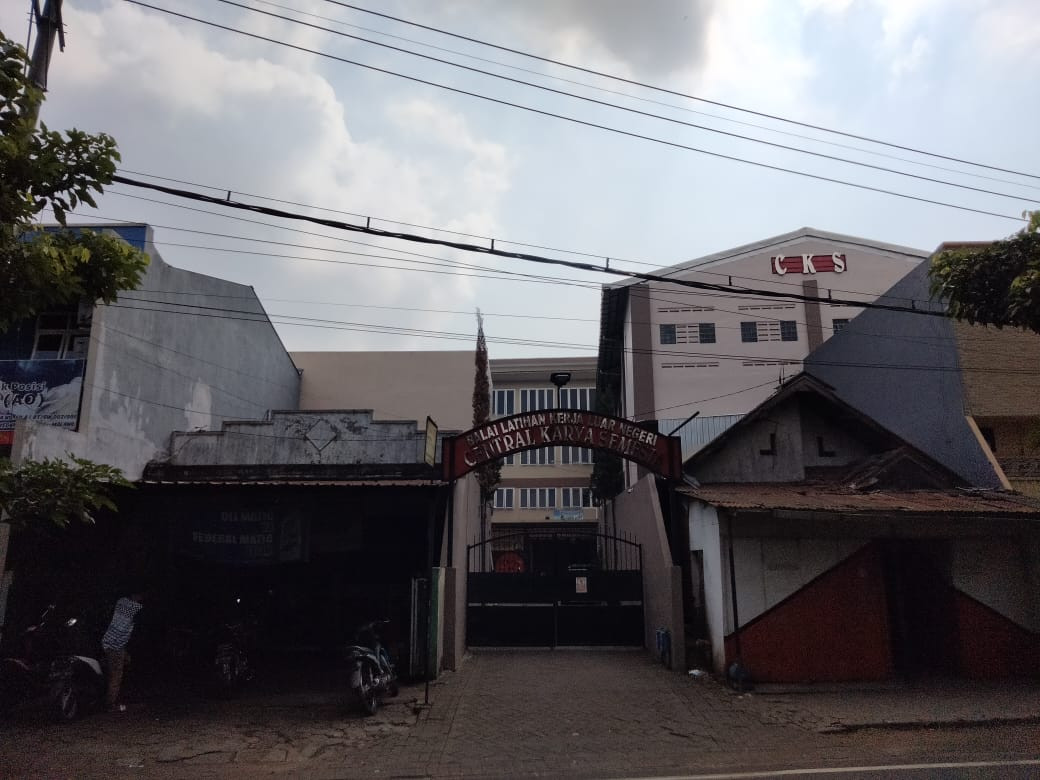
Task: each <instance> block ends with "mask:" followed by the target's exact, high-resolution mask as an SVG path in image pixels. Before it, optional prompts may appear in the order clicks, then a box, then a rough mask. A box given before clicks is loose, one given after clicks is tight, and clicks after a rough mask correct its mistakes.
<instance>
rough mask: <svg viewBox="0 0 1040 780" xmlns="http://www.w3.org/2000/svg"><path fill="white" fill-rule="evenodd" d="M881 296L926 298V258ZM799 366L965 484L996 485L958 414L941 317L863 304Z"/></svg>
mask: <svg viewBox="0 0 1040 780" xmlns="http://www.w3.org/2000/svg"><path fill="white" fill-rule="evenodd" d="M884 297H885V299H886V300H887V301H889V302H892V303H895V304H898V305H904V306H905V305H908V303H909V301H910V300H915V301H918V302H921V301H927V300H928V299H929V293H928V264H927V263H922V264H921V265H920V266H918V267H917V268H915V269H914V270H913V271H911V272H910V273H909V274H908V275H907V276H906V278H904V279H903V280H902V281H900V282H899V283H898V284H896V285H895V286H894V287H892V289H891V290H889V291H888V292H887V293H886V294H885V296H884ZM918 305H920V303H919V304H918ZM933 305H934V304H933ZM805 370H806V372H808V373H810V374H813V375H814V376H816V377H819V378H820V379H822V380H823V381H825V382H827V383H828V384H830V385H832V386H833V387H834V388H835V390H836V391H837V393H838V395H839V396H841V397H842V399H844V400H845V401H846V402H848V403H849V404H851V405H852V406H854V407H856V408H857V409H859V410H860V411H862V412H864V413H866V414H867V415H869V416H870V417H873V418H874V419H875V420H876V421H877V422H878V423H880V424H881V425H883V426H884V427H886V428H888V429H889V430H891V431H892V432H893V433H895V434H896V435H898V436H901V437H902V438H904V439H906V441H908V442H909V443H910V444H913V445H914V446H915V447H918V448H919V449H921V450H923V451H924V452H925V453H927V454H928V455H930V456H932V457H933V458H935V459H936V460H938V461H939V462H940V463H942V464H943V465H945V466H947V467H948V468H950V469H951V470H953V471H955V472H956V473H958V474H960V475H961V476H962V477H964V478H965V479H966V480H968V482H969V483H971V484H972V485H976V486H979V487H993V488H999V487H1000V486H1001V483H1000V478H999V477H998V476H997V474H996V472H995V471H994V470H993V467H992V466H991V465H990V463H989V461H988V460H987V458H986V456H985V454H984V453H983V451H982V449H981V448H980V446H979V443H978V440H977V439H976V438H975V436H974V434H973V433H972V431H971V429H970V427H969V425H968V423H967V421H966V420H965V416H964V409H965V397H964V392H963V386H962V383H961V377H960V373H959V372H960V366H959V361H958V357H957V345H956V342H955V340H954V333H953V326H952V324H951V322H950V321H949V320H947V319H945V318H943V317H928V316H922V315H915V314H907V313H902V312H889V311H883V310H878V309H868V310H866V311H864V312H863V313H862V314H860V315H859V316H857V317H856V318H855V319H853V320H852V321H851V322H850V323H849V324H848V325H847V326H846V327H845V328H844V329H843V330H842V331H841V332H840V333H837V334H835V335H834V336H833V337H832V338H831V339H830V340H828V341H827V342H826V343H824V344H823V345H822V346H821V347H820V348H819V349H817V350H816V351H815V352H813V353H812V354H810V355H809V356H808V357H807V358H806V359H805Z"/></svg>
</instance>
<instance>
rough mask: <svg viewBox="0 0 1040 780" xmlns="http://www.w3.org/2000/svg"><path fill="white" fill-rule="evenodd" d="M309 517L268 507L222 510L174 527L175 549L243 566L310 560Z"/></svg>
mask: <svg viewBox="0 0 1040 780" xmlns="http://www.w3.org/2000/svg"><path fill="white" fill-rule="evenodd" d="M306 530H307V528H306V520H305V519H304V518H302V517H299V516H296V515H289V516H279V515H276V514H275V513H274V512H272V511H270V510H267V509H260V510H245V509H236V510H223V511H219V512H210V513H204V514H202V515H199V516H195V517H190V518H186V519H185V520H184V521H181V522H178V523H176V524H175V526H174V546H175V548H176V549H177V550H178V551H179V552H181V553H183V554H185V555H188V556H189V557H192V558H198V559H200V560H205V561H212V562H215V563H231V564H242V565H256V564H272V563H288V562H293V561H304V560H306V559H307V539H306Z"/></svg>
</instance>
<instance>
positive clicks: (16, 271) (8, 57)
mask: <svg viewBox="0 0 1040 780" xmlns="http://www.w3.org/2000/svg"><path fill="white" fill-rule="evenodd" d="M26 62H27V56H26V53H25V50H24V49H23V48H22V47H21V46H19V45H18V44H16V43H14V42H13V41H11V40H10V39H8V38H7V37H6V36H4V34H3V32H0V333H2V332H4V331H6V330H7V329H8V328H9V327H11V325H12V324H13V323H15V322H18V321H19V320H23V319H25V318H27V317H31V316H33V315H35V314H36V313H38V312H40V311H43V310H46V309H49V308H53V307H58V306H65V305H69V304H74V303H76V302H78V301H80V300H88V301H91V302H93V301H97V300H102V301H105V302H106V303H109V302H111V301H114V300H115V298H116V295H117V294H118V292H119V291H120V290H131V289H134V288H136V287H137V286H138V284H140V280H141V275H142V274H143V273H144V270H145V268H146V267H147V265H148V256H147V255H146V254H144V253H143V252H141V251H138V250H136V249H134V248H133V247H131V246H129V245H128V244H127V243H126V242H124V241H121V240H120V239H118V238H116V237H114V236H109V235H102V234H98V233H94V232H91V231H87V230H83V231H76V232H74V231H71V230H69V231H60V232H45V231H43V230H42V229H41V228H40V226H39V224H38V223H37V219H38V216H39V215H40V214H41V212H43V211H45V210H47V209H49V210H50V211H51V212H53V214H54V218H55V219H56V220H57V221H58V222H59V223H60V224H61V225H63V226H64V225H65V224H66V222H65V216H66V213H67V212H69V211H72V210H74V209H76V208H77V207H78V206H79V205H80V204H83V203H85V204H87V205H88V206H96V203H95V201H94V195H95V194H100V193H101V192H102V191H103V188H104V186H105V185H107V184H110V183H111V181H112V176H113V175H114V174H115V172H116V163H117V162H118V161H119V159H120V158H119V152H118V151H117V150H116V143H115V141H114V140H113V139H112V138H111V136H108V135H105V134H104V133H100V134H98V135H91V134H88V133H84V132H81V131H79V130H69V131H67V132H65V133H64V134H63V133H60V132H56V131H53V130H49V129H48V128H47V126H46V125H43V124H41V125H40V127H39V128H37V126H36V117H37V116H38V113H39V107H40V105H41V104H42V102H43V92H42V91H41V90H39V89H38V88H37V87H36V86H35V85H33V84H32V83H31V82H30V81H29V79H28V78H27V76H26V75H25V65H26Z"/></svg>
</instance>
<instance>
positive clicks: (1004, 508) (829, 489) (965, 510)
mask: <svg viewBox="0 0 1040 780" xmlns="http://www.w3.org/2000/svg"><path fill="white" fill-rule="evenodd" d="M678 491H679V493H681V494H683V495H687V496H691V497H693V498H696V499H699V500H701V501H704V502H706V503H709V504H714V505H715V506H719V507H724V508H726V509H743V510H751V511H755V510H759V511H773V510H794V511H798V510H803V511H806V512H854V513H869V512H882V513H886V514H892V513H908V514H929V515H936V514H938V515H975V516H978V515H991V516H1004V515H1014V516H1016V517H1028V516H1034V517H1037V518H1040V502H1036V501H1031V500H1030V499H1029V498H1026V497H1023V496H1014V495H1009V494H1007V493H998V492H996V491H986V492H982V491H967V490H907V491H887V490H883V491H876V492H860V491H856V490H852V489H849V488H846V487H844V486H842V485H836V484H815V483H761V482H759V483H746V484H732V483H722V484H714V485H701V486H700V487H696V488H693V487H685V486H684V487H680V488H678Z"/></svg>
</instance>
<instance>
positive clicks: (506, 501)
mask: <svg viewBox="0 0 1040 780" xmlns="http://www.w3.org/2000/svg"><path fill="white" fill-rule="evenodd" d="M512 508H513V488H497V489H496V490H495V509H512Z"/></svg>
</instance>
